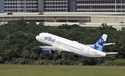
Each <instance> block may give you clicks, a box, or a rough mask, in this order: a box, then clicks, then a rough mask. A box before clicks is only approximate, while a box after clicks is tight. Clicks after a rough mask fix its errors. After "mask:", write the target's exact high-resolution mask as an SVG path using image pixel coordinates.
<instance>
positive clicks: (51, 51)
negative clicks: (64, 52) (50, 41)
mask: <svg viewBox="0 0 125 76" xmlns="http://www.w3.org/2000/svg"><path fill="white" fill-rule="evenodd" d="M40 53H42V54H46V55H48V54H53V53H54V51H53V50H52V49H49V48H41V50H40Z"/></svg>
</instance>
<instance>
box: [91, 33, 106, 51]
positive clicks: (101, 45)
mask: <svg viewBox="0 0 125 76" xmlns="http://www.w3.org/2000/svg"><path fill="white" fill-rule="evenodd" d="M106 40H107V34H103V35H102V36H101V37H100V38H99V40H97V42H96V43H95V44H94V45H92V48H94V49H96V50H99V51H103V48H104V43H105V42H106Z"/></svg>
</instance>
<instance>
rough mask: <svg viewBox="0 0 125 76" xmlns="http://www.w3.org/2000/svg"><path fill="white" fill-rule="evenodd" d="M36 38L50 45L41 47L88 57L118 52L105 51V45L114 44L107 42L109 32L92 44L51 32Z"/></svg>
mask: <svg viewBox="0 0 125 76" xmlns="http://www.w3.org/2000/svg"><path fill="white" fill-rule="evenodd" d="M36 40H38V41H39V42H42V43H45V44H48V45H49V46H41V48H48V49H52V50H58V51H67V52H72V53H76V54H79V55H82V56H86V57H105V56H106V55H108V54H117V52H104V51H103V48H104V46H106V45H112V44H114V43H105V42H106V40H107V34H103V35H102V36H101V37H100V38H99V40H97V42H96V43H94V44H92V45H85V44H81V43H79V42H77V41H72V40H69V39H66V38H62V37H59V36H56V35H53V34H50V33H40V34H39V35H37V36H36Z"/></svg>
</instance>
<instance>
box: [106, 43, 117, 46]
mask: <svg viewBox="0 0 125 76" xmlns="http://www.w3.org/2000/svg"><path fill="white" fill-rule="evenodd" d="M115 44H116V43H105V44H104V46H108V45H115Z"/></svg>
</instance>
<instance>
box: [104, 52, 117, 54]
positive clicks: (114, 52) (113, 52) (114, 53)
mask: <svg viewBox="0 0 125 76" xmlns="http://www.w3.org/2000/svg"><path fill="white" fill-rule="evenodd" d="M105 53H106V54H107V55H115V54H118V52H105Z"/></svg>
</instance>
